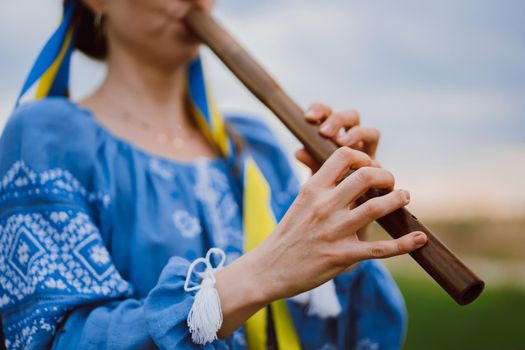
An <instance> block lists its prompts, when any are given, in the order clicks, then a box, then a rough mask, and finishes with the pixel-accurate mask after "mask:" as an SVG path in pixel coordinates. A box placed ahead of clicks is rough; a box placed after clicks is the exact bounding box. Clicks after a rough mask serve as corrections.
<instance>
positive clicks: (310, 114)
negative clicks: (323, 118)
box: [304, 108, 317, 118]
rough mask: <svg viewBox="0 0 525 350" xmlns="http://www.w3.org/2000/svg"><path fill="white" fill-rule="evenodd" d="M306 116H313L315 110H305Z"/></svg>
mask: <svg viewBox="0 0 525 350" xmlns="http://www.w3.org/2000/svg"><path fill="white" fill-rule="evenodd" d="M304 115H305V116H306V117H308V118H314V117H315V116H316V115H317V114H316V113H315V111H314V110H313V109H312V108H310V109H308V110H307V111H306V113H305V114H304Z"/></svg>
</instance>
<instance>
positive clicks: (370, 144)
mask: <svg viewBox="0 0 525 350" xmlns="http://www.w3.org/2000/svg"><path fill="white" fill-rule="evenodd" d="M380 137H381V134H380V132H379V130H378V129H376V128H364V127H360V126H356V127H353V128H351V129H350V130H348V131H347V132H346V133H344V134H343V135H340V136H339V137H338V138H337V143H338V144H340V145H342V146H348V147H352V146H355V145H357V144H358V143H359V142H363V143H364V145H363V146H364V148H363V151H364V152H365V153H367V154H368V155H370V156H372V157H373V156H374V154H375V152H376V150H377V145H378V143H379V138H380Z"/></svg>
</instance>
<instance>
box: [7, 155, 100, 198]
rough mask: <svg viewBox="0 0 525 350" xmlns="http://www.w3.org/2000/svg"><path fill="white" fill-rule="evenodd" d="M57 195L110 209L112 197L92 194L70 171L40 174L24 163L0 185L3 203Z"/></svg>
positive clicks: (19, 163) (57, 170) (19, 161)
mask: <svg viewBox="0 0 525 350" xmlns="http://www.w3.org/2000/svg"><path fill="white" fill-rule="evenodd" d="M35 195H54V196H60V197H65V198H67V199H78V198H80V199H83V200H87V201H88V202H100V203H102V205H103V206H104V207H107V206H109V204H110V197H109V196H108V195H107V194H104V193H101V192H88V191H87V190H86V189H85V188H84V187H83V186H82V185H81V183H80V182H79V181H78V180H77V179H76V178H75V177H74V176H73V174H71V173H70V172H69V171H67V170H65V169H61V168H55V169H50V170H45V171H43V172H40V173H37V172H36V171H34V170H32V169H31V168H30V167H29V166H28V165H27V164H26V163H25V162H24V161H23V160H18V161H16V162H15V163H14V164H13V165H12V166H11V168H9V170H8V171H7V172H6V174H5V176H4V177H3V178H2V180H1V181H0V199H1V200H3V201H5V200H9V199H13V198H20V197H24V196H25V197H27V196H35Z"/></svg>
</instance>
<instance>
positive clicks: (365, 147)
mask: <svg viewBox="0 0 525 350" xmlns="http://www.w3.org/2000/svg"><path fill="white" fill-rule="evenodd" d="M305 118H306V120H307V121H309V122H310V123H312V124H316V125H319V133H320V134H321V135H322V136H324V137H326V138H328V139H331V140H333V141H334V142H335V143H336V144H338V145H339V146H348V147H350V148H353V149H356V150H359V151H362V152H364V153H366V154H367V155H368V156H369V157H370V158H371V159H372V166H379V163H377V162H376V161H375V155H376V151H377V145H378V143H379V137H380V133H379V130H377V129H376V128H368V127H363V126H361V125H360V118H359V112H357V111H356V110H354V109H347V110H344V111H339V112H333V111H332V109H331V108H330V107H329V106H327V105H325V104H322V103H314V104H312V105H311V106H310V107H309V108H308V109H307V110H306V113H305ZM295 156H296V158H297V159H298V160H299V161H300V162H302V163H303V164H305V165H306V166H308V167H309V168H310V169H312V172H313V173H315V172H316V171H317V170H318V169H319V167H320V165H319V164H318V163H317V162H316V161H315V160H314V159H313V158H312V157H311V156H310V155H309V154H308V152H307V151H306V150H305V149H304V148H303V149H300V150H298V151H297V152H296V154H295Z"/></svg>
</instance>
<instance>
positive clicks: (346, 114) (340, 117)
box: [319, 110, 359, 137]
mask: <svg viewBox="0 0 525 350" xmlns="http://www.w3.org/2000/svg"><path fill="white" fill-rule="evenodd" d="M358 124H359V115H358V114H357V112H355V111H354V113H352V112H351V111H350V110H348V111H343V112H337V113H333V114H331V115H329V116H328V118H326V120H325V121H324V122H323V124H321V126H320V128H319V132H320V133H321V135H323V136H325V137H334V136H337V132H338V131H339V130H341V128H344V129H348V128H351V127H353V126H356V125H358Z"/></svg>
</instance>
